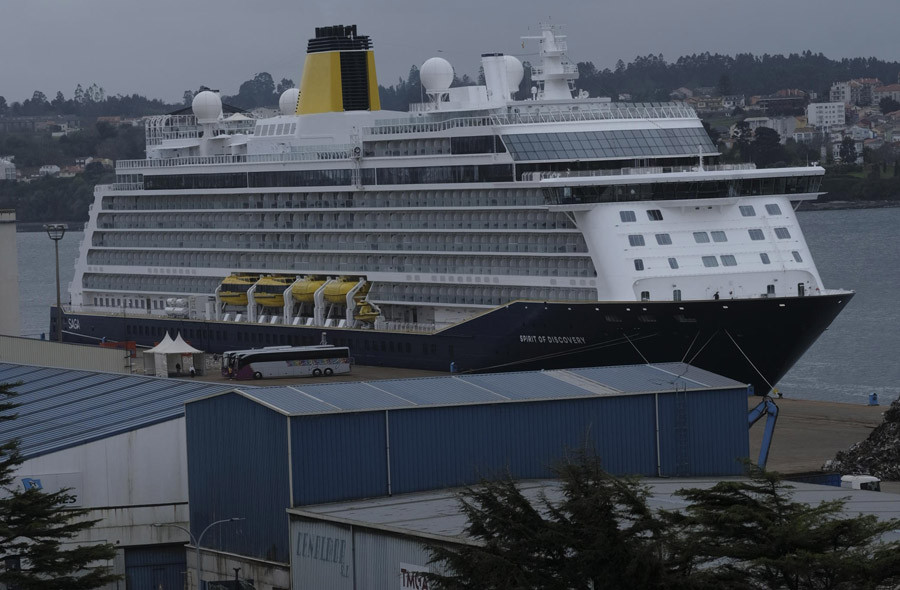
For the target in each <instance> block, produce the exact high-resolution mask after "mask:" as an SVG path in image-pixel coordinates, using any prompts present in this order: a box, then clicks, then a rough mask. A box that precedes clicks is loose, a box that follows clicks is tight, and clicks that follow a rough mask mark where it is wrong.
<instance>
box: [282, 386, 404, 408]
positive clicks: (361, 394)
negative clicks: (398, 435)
mask: <svg viewBox="0 0 900 590" xmlns="http://www.w3.org/2000/svg"><path fill="white" fill-rule="evenodd" d="M379 383H380V381H373V382H369V383H365V382H364V383H349V382H344V383H334V384H331V383H329V384H327V385H325V384H321V385H308V386H299V385H297V386H295V389H299V390H300V391H303V392H304V393H307V394H309V395H312V396H315V397H317V398H319V399H321V400H322V401H325V402H327V403H329V404H332V405H334V406H337V407H339V408H342V409H344V410H356V411H359V410H380V409H384V408H385V407H397V408H402V407H412V406H415V405H416V404H414V403H413V402H411V401H409V400H406V399H404V398H402V397H399V396H397V395H395V394H393V393H388V392H387V391H385V390H383V389H380V388H379V387H378V384H379Z"/></svg>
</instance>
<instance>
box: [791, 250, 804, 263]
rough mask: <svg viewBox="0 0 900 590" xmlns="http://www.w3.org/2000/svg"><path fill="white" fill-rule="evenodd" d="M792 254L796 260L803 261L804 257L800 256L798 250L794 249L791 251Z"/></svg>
mask: <svg viewBox="0 0 900 590" xmlns="http://www.w3.org/2000/svg"><path fill="white" fill-rule="evenodd" d="M791 254H793V255H794V260H796V261H797V262H803V257H802V256H800V253H799V252H797V251H796V250H794V251H793V252H791Z"/></svg>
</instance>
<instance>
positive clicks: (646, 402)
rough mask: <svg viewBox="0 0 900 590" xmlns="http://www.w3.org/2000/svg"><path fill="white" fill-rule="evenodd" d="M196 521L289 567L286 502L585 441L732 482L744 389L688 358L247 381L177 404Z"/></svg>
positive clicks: (529, 461) (228, 548)
mask: <svg viewBox="0 0 900 590" xmlns="http://www.w3.org/2000/svg"><path fill="white" fill-rule="evenodd" d="M185 416H186V429H187V450H188V478H189V482H188V484H189V494H190V510H191V517H190V520H191V525H192V527H193V528H194V529H195V530H202V529H203V528H204V527H205V526H206V525H207V524H209V523H211V522H213V521H215V520H218V519H222V518H230V517H244V518H246V519H247V521H246V525H247V526H245V527H242V529H243V530H242V533H241V534H239V535H236V534H229V532H228V531H227V530H226V529H227V527H215V528H213V529H211V530H210V534H209V535H208V537H207V539H208V540H205V541H204V546H205V548H214V549H217V550H219V551H223V552H229V553H235V554H239V555H243V556H247V557H253V558H258V559H264V560H268V561H271V562H276V563H280V564H287V563H288V561H289V559H288V558H289V556H288V553H289V547H290V543H289V539H288V534H289V533H288V517H287V515H286V513H285V509H286V508H289V507H298V506H304V505H310V504H322V503H327V502H337V501H345V500H352V499H360V498H370V497H378V496H386V495H391V494H400V493H407V492H415V491H422V490H434V489H441V488H447V487H455V486H460V485H466V484H471V483H476V482H477V481H478V480H479V479H481V478H482V477H491V476H494V475H505V474H507V473H508V474H510V475H512V477H514V478H517V479H533V478H547V477H549V476H551V475H552V473H551V471H550V466H551V465H552V464H553V463H554V462H555V461H557V460H558V459H559V458H560V457H562V456H563V454H564V453H565V452H566V450H567V449H572V448H577V447H579V446H581V445H582V444H584V443H585V442H586V443H588V444H589V445H592V446H593V447H594V448H596V449H597V451H598V452H599V454H600V456H601V457H602V458H603V460H604V463H605V466H606V468H607V469H608V470H609V471H610V472H612V473H614V474H635V475H645V476H657V475H661V476H676V475H677V476H727V475H739V474H741V473H742V471H743V470H742V464H741V463H740V462H739V458H743V457H747V456H748V455H749V443H748V433H747V386H746V385H742V384H740V383H738V382H736V381H733V380H731V379H726V378H724V377H721V376H718V375H715V374H712V373H709V372H707V371H703V370H702V369H698V368H695V367H691V366H689V365H686V364H682V363H669V364H656V365H640V366H628V367H600V368H588V369H570V370H560V371H543V372H526V373H505V374H492V375H464V376H451V377H437V378H429V379H406V380H389V381H373V382H365V383H346V382H345V383H335V384H329V385H309V386H293V387H265V388H248V389H247V390H245V391H233V392H228V393H222V394H215V395H212V396H207V397H204V398H201V399H197V400H193V401H191V402H189V403H188V404H187V405H186V410H185Z"/></svg>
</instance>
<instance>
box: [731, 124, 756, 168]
mask: <svg viewBox="0 0 900 590" xmlns="http://www.w3.org/2000/svg"><path fill="white" fill-rule="evenodd" d="M731 138H732V139H734V149H736V150H737V156H738V158H737V159H740V160H742V161H746V160H749V159H750V155H751V154H750V142H751V141H752V139H753V131H752V130H751V129H750V124H749V123H747V121H744V120H740V121H738V122H737V123H736V124H735V125H734V129H732V131H731Z"/></svg>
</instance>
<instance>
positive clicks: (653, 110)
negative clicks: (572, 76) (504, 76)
mask: <svg viewBox="0 0 900 590" xmlns="http://www.w3.org/2000/svg"><path fill="white" fill-rule="evenodd" d="M422 104H423V105H427V104H428V103H422ZM514 108H515V107H514ZM520 108H522V109H523V110H526V112H520V113H516V112H507V113H504V114H492V115H485V116H480V117H457V118H452V119H444V120H441V121H422V120H421V118H407V119H385V120H379V121H376V122H375V125H374V126H372V127H364V128H363V135H400V134H407V133H434V132H439V131H446V130H448V129H455V128H459V127H484V126H490V125H496V126H502V125H527V124H532V123H566V122H572V121H604V120H634V119H641V120H651V119H696V118H697V113H696V112H695V111H694V109H692V108H691V107H689V106H686V105H684V104H680V103H659V104H656V103H634V104H617V103H600V104H591V103H577V104H573V105H571V106H569V105H566V106H564V107H559V106H545V107H538V108H535V107H534V105H531V104H528V103H523V104H522V106H521V107H520ZM419 109H421V110H429V109H428V107H427V106H422V107H416V108H415V109H414V110H419Z"/></svg>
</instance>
